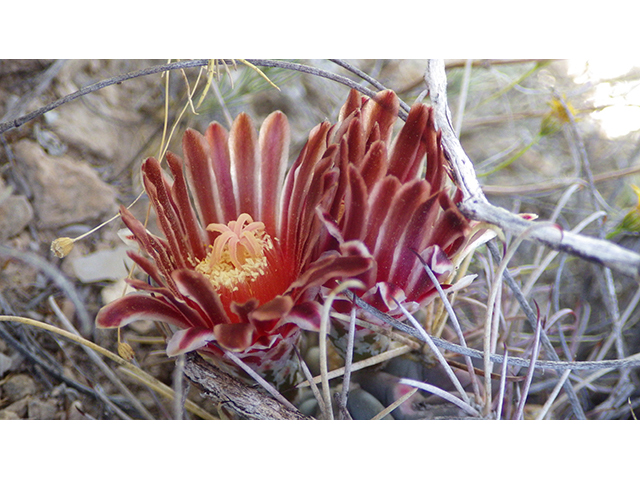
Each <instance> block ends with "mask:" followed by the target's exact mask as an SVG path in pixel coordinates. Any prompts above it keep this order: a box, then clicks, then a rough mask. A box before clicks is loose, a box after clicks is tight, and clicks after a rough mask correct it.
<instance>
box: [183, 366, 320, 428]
mask: <svg viewBox="0 0 640 480" xmlns="http://www.w3.org/2000/svg"><path fill="white" fill-rule="evenodd" d="M184 373H185V375H186V376H187V378H188V379H189V380H191V381H192V382H193V383H195V384H196V385H197V386H198V387H199V388H200V389H201V390H202V392H203V393H204V394H205V395H206V396H207V397H209V398H211V399H212V401H213V402H214V403H217V404H219V405H221V406H222V407H224V408H227V409H229V410H231V411H233V412H234V413H236V414H238V415H239V416H241V417H242V418H246V419H249V420H311V419H310V418H309V417H306V416H304V415H302V414H301V413H300V412H298V411H294V410H291V409H289V408H287V407H285V406H284V405H283V404H281V403H280V402H278V401H277V400H275V399H274V398H273V397H271V396H269V395H268V394H266V393H264V392H263V391H262V390H259V389H257V388H255V387H251V386H248V385H245V384H244V383H242V382H240V381H238V380H236V379H235V378H233V377H232V376H231V375H229V374H227V373H225V372H223V371H222V370H220V369H218V368H216V367H215V366H214V365H212V364H211V363H209V362H207V361H206V360H204V359H203V358H202V357H200V356H199V355H198V354H195V353H192V354H188V355H187V362H186V365H185V367H184Z"/></svg>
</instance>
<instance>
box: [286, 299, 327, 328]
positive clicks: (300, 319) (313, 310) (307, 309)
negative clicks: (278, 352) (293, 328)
mask: <svg viewBox="0 0 640 480" xmlns="http://www.w3.org/2000/svg"><path fill="white" fill-rule="evenodd" d="M321 318H322V306H321V305H320V304H319V303H318V302H301V303H299V304H297V305H296V306H295V307H293V308H292V309H291V310H290V311H289V313H288V314H287V315H286V316H285V318H284V319H283V322H282V323H283V324H284V323H295V324H296V325H298V326H299V327H300V328H301V329H303V330H307V331H310V332H319V331H320V322H321Z"/></svg>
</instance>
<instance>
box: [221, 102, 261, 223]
mask: <svg viewBox="0 0 640 480" xmlns="http://www.w3.org/2000/svg"><path fill="white" fill-rule="evenodd" d="M229 155H230V159H231V178H232V179H233V186H234V192H235V193H236V199H237V201H238V209H239V210H240V212H241V213H248V214H249V215H251V216H252V217H253V218H261V215H260V211H259V208H260V205H259V201H258V199H259V196H260V191H259V189H260V169H259V168H258V163H259V159H260V156H259V153H258V139H257V135H256V129H255V128H254V126H253V122H252V121H251V118H250V117H249V115H247V114H246V113H241V114H240V115H238V116H237V117H236V119H235V120H234V122H233V125H232V126H231V131H230V132H229Z"/></svg>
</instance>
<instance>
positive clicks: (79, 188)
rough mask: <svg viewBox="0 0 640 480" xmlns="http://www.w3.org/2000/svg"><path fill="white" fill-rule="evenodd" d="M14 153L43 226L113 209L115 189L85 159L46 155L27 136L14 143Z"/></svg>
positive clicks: (102, 213) (99, 215)
mask: <svg viewBox="0 0 640 480" xmlns="http://www.w3.org/2000/svg"><path fill="white" fill-rule="evenodd" d="M14 153H15V156H16V158H17V159H19V160H20V165H21V166H22V168H23V169H24V175H25V176H26V177H27V179H28V181H29V184H30V185H32V187H33V194H34V202H33V204H34V208H35V211H36V213H37V215H38V219H39V222H40V225H41V226H42V227H45V228H51V227H60V226H63V225H68V224H71V223H81V222H84V221H87V220H93V219H97V218H99V217H102V216H103V215H104V214H106V213H111V212H112V211H114V210H115V204H116V192H115V190H114V189H113V188H112V187H111V186H109V185H107V184H106V183H104V182H103V181H102V180H100V178H99V177H98V175H97V173H96V172H95V171H94V170H93V169H92V168H91V167H90V166H89V165H87V164H86V163H81V162H78V161H76V160H74V159H72V158H71V157H70V156H68V155H62V156H57V157H53V156H51V155H48V154H47V153H46V152H45V151H44V150H43V149H42V147H40V145H38V144H37V143H35V142H32V141H30V140H21V141H19V142H18V143H16V144H15V145H14Z"/></svg>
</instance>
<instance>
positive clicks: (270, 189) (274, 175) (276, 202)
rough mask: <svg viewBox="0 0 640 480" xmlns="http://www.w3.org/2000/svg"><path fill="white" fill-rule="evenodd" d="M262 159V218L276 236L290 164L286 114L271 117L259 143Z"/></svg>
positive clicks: (268, 118) (268, 230) (262, 131)
mask: <svg viewBox="0 0 640 480" xmlns="http://www.w3.org/2000/svg"><path fill="white" fill-rule="evenodd" d="M258 143H259V146H260V157H261V169H262V171H261V179H260V181H261V187H262V191H261V198H260V203H261V207H260V208H261V215H260V221H261V222H263V223H264V225H265V228H266V230H267V232H271V234H273V235H275V234H276V232H277V221H278V216H279V214H280V197H281V192H282V187H283V183H284V174H285V171H286V169H287V166H288V161H289V122H288V121H287V117H286V115H285V114H284V113H282V112H274V113H272V114H271V115H269V116H268V117H267V118H266V120H265V121H264V123H263V124H262V127H261V128H260V136H259V140H258Z"/></svg>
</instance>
